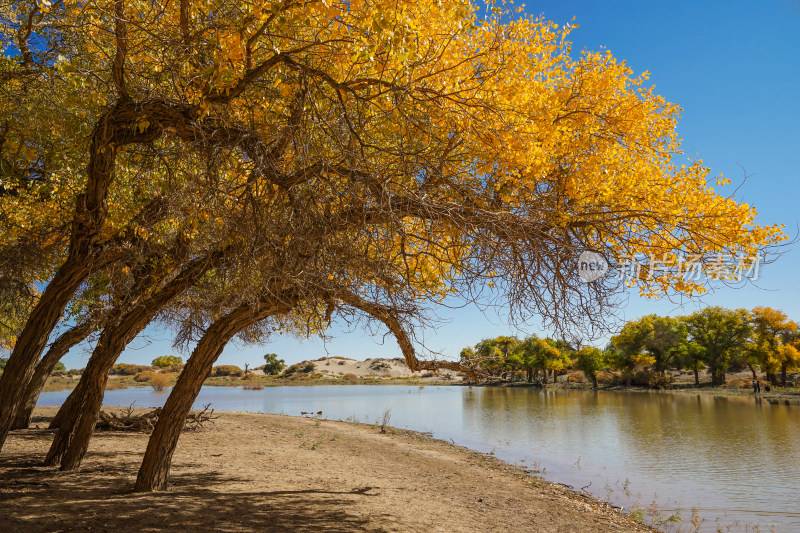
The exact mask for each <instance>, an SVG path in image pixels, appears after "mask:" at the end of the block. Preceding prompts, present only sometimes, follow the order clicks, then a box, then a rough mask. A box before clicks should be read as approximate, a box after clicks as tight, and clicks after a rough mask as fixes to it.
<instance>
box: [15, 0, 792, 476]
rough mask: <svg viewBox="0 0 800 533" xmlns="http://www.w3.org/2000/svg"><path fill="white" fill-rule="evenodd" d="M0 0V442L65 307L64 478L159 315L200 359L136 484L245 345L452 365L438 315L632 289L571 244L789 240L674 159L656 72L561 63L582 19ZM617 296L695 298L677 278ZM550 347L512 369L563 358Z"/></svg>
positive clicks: (734, 245)
mask: <svg viewBox="0 0 800 533" xmlns="http://www.w3.org/2000/svg"><path fill="white" fill-rule="evenodd" d="M4 9H5V11H4V13H3V18H2V22H1V23H0V24H2V26H0V36H2V39H3V43H4V45H7V48H6V49H7V50H8V52H6V55H4V56H3V58H2V61H0V100H2V107H0V162H2V165H0V198H2V203H0V243H2V244H0V247H2V254H1V255H0V309H2V310H3V311H2V312H3V316H4V317H6V316H8V317H10V318H12V319H13V320H10V321H4V324H9V322H10V327H9V326H7V325H4V326H3V327H4V328H5V329H3V330H0V332H2V333H1V334H2V335H3V342H4V343H6V344H7V345H9V346H11V345H13V350H12V353H11V355H10V358H9V360H8V363H7V366H6V369H5V372H4V373H3V375H2V378H0V444H2V442H3V441H4V439H5V436H6V435H7V432H8V430H9V428H10V427H11V425H12V424H13V421H14V419H15V417H16V414H17V411H18V409H19V407H18V403H19V400H18V399H17V396H18V394H19V391H21V390H24V389H25V388H26V386H27V385H28V384H29V383H31V379H32V376H33V374H34V369H35V367H36V363H37V361H38V360H39V358H40V357H41V356H42V352H43V351H44V348H45V346H46V345H47V342H48V339H49V338H50V336H51V334H54V332H55V334H61V335H63V334H62V333H61V328H63V327H64V324H65V321H64V317H66V323H76V324H78V325H79V326H81V329H80V332H79V333H80V335H72V336H71V337H70V338H69V339H68V340H69V342H66V340H65V341H64V343H63V344H65V345H72V344H70V343H74V342H78V340H75V339H79V340H80V339H82V338H85V337H86V336H88V335H91V334H92V333H93V332H94V331H98V332H99V340H98V342H97V344H96V347H95V349H94V352H93V354H92V358H91V359H90V361H89V364H88V365H87V369H86V371H85V372H84V374H83V377H82V379H81V384H79V386H78V387H77V388H76V392H75V393H74V397H72V399H71V400H70V403H69V404H68V405H69V406H70V408H69V409H65V413H67V414H65V415H64V416H65V418H64V419H63V423H62V425H61V426H60V427H59V432H58V434H57V435H56V438H55V440H54V445H53V448H52V449H51V452H50V453H49V454H48V463H49V464H52V465H56V464H60V465H61V467H62V468H65V469H69V468H74V467H75V466H77V465H78V464H79V463H80V461H81V459H82V457H83V454H84V453H85V452H86V449H87V443H88V440H89V438H90V437H91V434H92V432H93V428H94V423H95V420H96V414H97V413H98V412H99V409H100V405H101V403H102V385H103V383H104V382H105V379H106V377H107V375H108V372H109V371H110V370H111V369H112V368H113V365H114V362H115V361H116V358H117V357H118V356H119V354H120V353H121V351H122V350H124V348H125V346H126V345H127V343H129V342H130V341H131V340H132V339H134V338H135V337H136V336H137V335H138V334H139V333H140V332H141V331H142V330H143V329H144V328H145V327H146V326H147V325H148V324H150V323H151V322H153V321H162V322H165V323H169V324H170V325H171V326H173V327H174V329H175V331H177V335H176V342H177V343H178V344H181V345H183V346H193V347H194V348H193V352H192V356H191V357H190V358H189V360H188V361H187V364H186V367H185V369H184V371H183V373H182V374H181V376H180V378H179V379H178V382H177V383H176V385H175V387H174V389H173V391H172V394H171V395H170V398H169V399H168V401H167V404H166V405H165V407H164V410H163V412H162V414H161V415H160V417H159V422H158V425H157V427H156V429H155V432H154V434H153V440H152V441H151V444H152V445H151V446H150V447H148V451H147V454H146V459H145V461H144V463H143V467H142V471H141V472H140V476H139V480H138V481H137V489H138V490H152V489H156V488H163V487H164V486H165V484H166V478H167V474H168V471H169V462H170V458H171V454H172V451H173V450H174V446H175V442H176V441H177V435H178V434H179V431H173V430H174V428H176V427H178V428H179V427H181V426H180V425H179V424H182V423H183V421H184V420H185V418H186V413H187V412H188V410H189V409H190V407H191V404H192V400H193V398H194V396H196V394H197V391H198V390H199V387H200V386H201V385H202V381H203V379H204V378H205V377H206V376H207V375H208V374H209V373H210V372H211V371H212V367H213V364H214V362H215V361H216V358H217V357H218V355H219V353H220V352H221V350H222V348H224V346H225V344H226V343H227V342H228V341H229V340H230V339H232V338H233V337H234V336H237V335H238V336H239V337H240V338H242V340H244V341H248V342H262V341H264V340H265V339H267V338H268V336H269V334H271V333H274V332H276V331H284V332H289V333H292V334H297V335H311V334H318V333H321V332H323V331H325V329H326V328H327V327H328V325H329V324H330V323H331V320H332V319H333V317H334V316H344V317H346V318H347V319H348V320H349V319H351V318H362V319H365V320H368V321H376V322H378V323H379V324H381V326H382V327H385V328H386V329H388V330H389V331H390V332H391V333H392V334H393V335H394V336H395V338H397V340H398V343H399V344H400V347H401V349H402V351H403V355H404V356H405V358H406V361H407V363H408V364H409V366H410V367H411V368H412V369H426V368H427V369H432V368H436V367H437V366H448V365H449V366H450V367H453V368H458V367H459V364H458V363H455V362H449V363H448V362H431V361H420V360H418V359H417V356H416V351H415V343H414V335H413V329H414V327H418V326H420V325H421V324H423V323H424V317H425V316H426V315H425V314H424V312H423V311H424V308H425V307H426V306H434V305H438V304H440V303H441V302H443V301H444V300H445V299H447V298H458V299H461V300H468V301H482V302H487V301H490V302H500V303H504V304H505V305H507V307H508V308H509V309H510V310H511V311H512V316H514V317H517V318H522V319H524V318H527V317H529V316H531V315H538V316H541V317H542V318H543V319H544V321H545V323H547V324H548V325H551V326H553V327H555V328H562V329H563V328H569V327H574V326H578V325H586V324H587V322H588V324H589V325H597V324H599V321H600V320H601V319H602V316H603V313H604V312H606V311H607V309H606V305H605V304H607V303H608V301H609V297H610V296H611V295H612V294H614V293H615V291H618V290H620V289H621V287H619V284H618V283H616V282H615V281H613V280H610V279H608V280H602V281H599V282H596V283H592V284H586V283H583V282H582V281H581V280H580V279H579V277H578V275H577V272H576V269H575V260H576V257H577V255H578V254H579V253H580V252H581V251H583V250H586V249H591V250H595V251H596V252H598V253H600V254H602V255H604V256H605V257H607V258H608V260H609V261H610V262H612V263H614V262H616V261H618V258H619V257H622V256H625V255H630V254H633V253H640V254H646V255H663V254H673V255H671V257H675V254H685V255H692V256H697V257H699V258H700V260H699V265H700V268H701V269H705V270H708V271H710V273H711V274H712V275H713V274H714V272H713V271H712V265H710V264H709V262H708V260H707V259H706V258H708V257H711V256H713V255H714V254H721V253H724V254H729V255H738V254H745V255H755V254H758V253H761V252H762V251H763V249H764V247H766V246H770V245H773V244H775V243H777V242H779V241H780V240H782V239H783V235H782V233H781V230H780V228H778V227H772V226H770V227H762V226H759V225H758V224H757V223H756V222H755V216H756V213H755V210H754V209H753V208H752V207H750V206H748V205H746V204H743V203H739V202H737V201H735V200H734V199H733V198H731V197H727V196H723V195H721V194H719V193H718V192H716V191H715V190H714V189H713V187H712V186H711V185H710V184H709V182H708V178H709V176H708V174H709V171H708V169H707V168H705V167H704V166H703V164H702V161H699V160H698V161H689V160H687V159H685V158H683V156H682V155H681V148H680V141H679V139H678V137H677V134H676V131H675V125H676V121H677V118H678V114H679V108H678V107H677V106H676V105H675V104H672V103H669V102H666V101H665V100H664V99H663V98H661V97H660V96H658V95H656V94H655V93H654V92H653V90H652V89H651V88H648V87H647V74H646V73H645V74H638V75H637V74H635V73H633V72H631V70H630V69H629V68H628V67H627V66H626V65H625V64H624V62H621V61H618V60H617V59H616V58H614V57H613V56H611V55H610V54H608V53H595V52H584V53H581V54H575V53H573V52H572V51H571V49H570V43H569V40H568V37H569V33H570V32H571V31H573V28H569V27H558V26H557V25H555V24H553V23H551V22H548V21H545V20H539V19H536V18H531V17H528V16H525V15H524V14H521V13H519V14H514V13H510V12H507V11H504V10H501V9H499V8H496V7H494V6H493V5H490V6H488V11H486V12H485V13H484V12H483V11H481V10H479V6H476V5H474V4H472V3H470V2H467V1H458V0H448V1H444V2H441V1H438V0H437V1H436V2H433V1H429V0H422V1H417V0H415V1H413V2H412V1H408V0H400V1H399V2H394V3H392V4H387V3H383V2H371V1H364V0H352V1H348V2H337V1H328V0H320V1H310V2H294V1H292V0H284V1H276V2H264V1H260V0H255V1H246V2H238V1H237V2H230V1H226V0H199V1H195V2H188V1H187V0H179V1H175V2H167V3H153V2H144V1H140V0H99V1H97V2H92V3H84V2H75V1H73V0H64V1H60V2H53V3H50V2H39V3H32V2H17V3H13V4H12V5H11V6H10V7H7V8H4ZM724 181H725V179H724V178H718V179H717V183H718V184H723V183H724ZM668 266H670V265H668ZM672 266H675V265H672ZM630 284H631V285H634V286H635V287H636V289H638V290H640V291H641V292H643V293H644V294H648V295H660V294H664V293H680V294H688V295H693V294H697V293H699V292H702V291H703V290H704V288H703V286H702V285H701V284H699V283H697V282H694V281H692V280H687V279H686V278H685V277H684V276H682V275H680V273H679V272H678V271H677V270H676V269H675V268H673V269H671V270H670V269H669V268H667V269H666V270H665V271H664V273H663V275H661V276H650V275H648V272H646V271H645V272H642V273H641V275H640V276H638V277H636V278H634V279H632V280H630ZM37 287H43V291H42V292H41V294H39V293H37V292H36V291H35V289H36V288H37ZM76 327H78V326H76ZM770 349H772V348H770ZM548 351H549V350H548V349H547V348H546V347H545V346H543V345H537V346H531V347H530V351H529V352H526V354H525V355H524V357H523V359H524V361H528V360H536V361H539V360H540V359H541V360H544V361H545V363H544V364H545V367H547V365H549V367H547V368H549V369H550V371H551V372H552V371H559V370H558V369H559V368H561V366H562V365H563V364H565V363H564V361H560V360H559V359H558V358H557V357H551V355H552V354H548ZM524 361H523V363H521V364H527V365H528V366H530V364H529V363H528V362H524ZM531 364H532V363H531ZM536 364H539V363H536ZM35 388H36V387H33V389H35ZM30 394H32V395H33V396H35V395H36V394H37V392H36V390H31V391H30ZM29 396H30V395H29ZM176 424H178V425H176Z"/></svg>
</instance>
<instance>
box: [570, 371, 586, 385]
mask: <svg viewBox="0 0 800 533" xmlns="http://www.w3.org/2000/svg"><path fill="white" fill-rule="evenodd" d="M583 381H584V374H583V372H581V371H580V370H578V371H575V372H570V373H568V374H567V383H583Z"/></svg>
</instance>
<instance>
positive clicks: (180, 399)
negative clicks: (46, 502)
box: [134, 304, 288, 492]
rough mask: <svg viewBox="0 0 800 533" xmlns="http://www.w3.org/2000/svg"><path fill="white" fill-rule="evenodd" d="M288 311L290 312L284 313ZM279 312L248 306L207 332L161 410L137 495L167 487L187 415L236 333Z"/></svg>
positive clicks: (141, 472) (211, 327) (270, 308)
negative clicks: (204, 382)
mask: <svg viewBox="0 0 800 533" xmlns="http://www.w3.org/2000/svg"><path fill="white" fill-rule="evenodd" d="M286 310H288V309H285V310H283V311H286ZM277 312H281V310H280V309H278V308H276V307H266V308H254V307H252V306H251V305H248V304H245V305H242V306H240V307H238V308H236V309H234V310H233V311H231V312H230V313H228V314H227V315H225V316H223V317H222V318H220V319H218V320H217V321H216V322H214V323H213V324H212V325H211V326H210V327H209V328H208V330H206V333H205V334H204V335H203V337H202V338H201V339H200V341H199V342H198V343H197V346H196V347H195V349H194V351H193V352H192V355H191V357H190V358H189V361H187V363H186V366H184V368H183V372H182V373H181V375H180V377H179V378H178V381H177V383H176V384H175V387H173V389H172V392H171V393H170V395H169V398H167V402H166V404H165V405H164V407H163V408H162V409H161V413H160V414H159V416H158V422H157V423H156V428H155V430H154V431H153V434H152V435H151V436H150V441H149V442H148V443H147V450H146V451H145V454H144V459H143V460H142V465H141V467H140V469H139V475H138V476H137V478H136V486H135V488H134V491H135V492H153V491H157V490H164V489H165V488H166V486H167V478H168V477H169V468H170V464H171V462H172V455H173V453H174V452H175V446H176V445H177V444H178V438H179V437H180V434H181V430H182V429H183V425H184V423H185V421H186V415H188V414H189V411H190V410H191V408H192V404H193V403H194V400H195V399H196V398H197V394H198V393H199V392H200V388H201V387H202V386H203V381H205V379H206V378H207V377H208V375H209V374H210V373H211V368H212V367H213V365H214V362H215V361H216V360H217V358H218V357H219V355H220V354H221V353H222V350H223V348H224V347H225V345H226V344H227V343H228V341H229V340H230V339H231V338H232V337H233V336H234V335H235V334H236V333H238V332H239V331H241V330H242V329H244V328H246V327H247V326H249V325H251V324H254V323H256V322H258V321H259V320H263V319H264V318H266V317H267V316H269V315H271V314H275V313H277Z"/></svg>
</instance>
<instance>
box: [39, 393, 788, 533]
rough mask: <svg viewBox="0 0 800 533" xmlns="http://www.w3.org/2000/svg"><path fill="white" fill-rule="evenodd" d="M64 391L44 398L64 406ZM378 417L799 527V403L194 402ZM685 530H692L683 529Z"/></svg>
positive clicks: (651, 494)
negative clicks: (387, 413)
mask: <svg viewBox="0 0 800 533" xmlns="http://www.w3.org/2000/svg"><path fill="white" fill-rule="evenodd" d="M65 397H66V392H62V393H47V394H43V395H42V398H41V400H40V405H59V404H60V403H61V402H62V401H63V400H64V398H65ZM165 399H166V394H163V393H162V394H159V393H155V392H153V391H151V390H149V389H126V390H117V391H108V392H107V393H106V401H105V403H106V404H108V405H125V406H127V405H130V404H131V403H132V402H134V401H135V402H136V405H138V406H151V405H152V406H158V405H162V404H163V402H164V401H165ZM208 402H212V403H213V405H214V407H215V408H216V409H218V410H239V411H255V412H271V413H285V414H290V415H298V414H300V412H301V411H313V412H316V411H319V410H322V411H323V416H324V417H325V418H331V419H348V418H351V419H352V418H354V419H357V420H359V421H361V422H370V423H371V422H374V421H376V420H378V419H379V418H380V417H381V415H382V413H383V411H384V409H386V408H391V410H392V411H391V414H392V418H391V424H392V425H395V426H398V427H407V428H410V429H415V430H419V431H430V432H432V433H433V434H434V435H435V436H437V437H439V438H445V439H453V440H454V441H455V442H456V443H458V444H461V445H464V446H468V447H471V448H473V449H477V450H479V451H484V452H490V451H493V452H494V453H495V454H496V455H497V456H498V457H500V458H502V459H505V460H508V461H511V462H516V463H522V464H525V465H527V466H529V467H531V468H534V469H538V470H543V471H544V475H545V477H547V478H548V479H551V480H554V481H559V482H563V483H567V484H569V485H572V486H573V487H575V488H576V489H580V488H582V487H587V490H588V491H589V492H591V493H593V494H595V495H597V496H600V497H603V498H607V499H609V500H611V501H612V502H614V503H616V504H618V505H622V506H624V507H625V508H626V509H630V508H631V507H633V506H636V505H639V506H641V507H647V506H649V504H650V503H651V502H652V501H656V502H657V503H658V504H659V506H660V507H661V508H662V510H663V511H664V513H667V514H669V513H672V512H680V514H681V517H682V518H683V519H684V520H688V519H689V518H691V515H692V509H693V508H694V509H697V510H698V512H699V513H700V515H701V516H702V517H703V518H704V519H705V520H706V523H705V526H707V527H704V529H707V530H710V531H714V530H716V528H717V524H716V521H719V523H721V524H726V525H727V524H738V525H737V526H735V527H734V528H733V530H744V529H745V527H746V526H747V525H752V524H754V523H758V524H759V526H760V527H761V528H762V530H769V528H770V526H771V525H773V524H774V529H775V530H776V531H800V512H799V511H798V509H800V505H798V503H799V500H800V495H799V494H800V492H798V484H799V482H800V481H799V480H800V446H798V445H800V408H798V406H797V405H787V404H786V403H783V402H772V403H771V402H768V401H762V400H761V399H760V398H759V399H757V398H753V397H733V398H716V397H710V396H701V395H688V394H686V395H673V394H663V393H642V392H630V393H625V392H602V391H600V392H592V391H558V392H556V391H550V390H546V389H545V390H541V389H526V388H484V387H424V388H421V387H402V386H364V385H361V386H334V387H321V386H319V387H275V388H266V389H264V390H261V391H244V390H242V389H239V388H227V387H219V388H216V387H206V388H204V389H203V390H202V391H201V394H200V397H199V398H198V400H197V402H196V404H195V406H196V407H202V405H204V404H206V403H208ZM685 529H686V528H684V530H685Z"/></svg>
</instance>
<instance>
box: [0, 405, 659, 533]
mask: <svg viewBox="0 0 800 533" xmlns="http://www.w3.org/2000/svg"><path fill="white" fill-rule="evenodd" d="M34 414H35V418H34V425H37V424H38V425H39V426H40V427H41V428H45V427H46V423H47V420H48V419H49V418H50V417H51V416H52V415H53V414H55V408H37V410H36V412H35V413H34ZM51 438H52V434H51V432H49V431H48V430H45V429H30V430H24V431H15V432H12V434H11V436H10V437H9V440H8V442H7V444H6V446H5V448H4V449H3V451H2V453H1V454H0V509H2V513H0V528H1V529H2V530H5V531H26V532H33V531H73V530H86V529H92V530H99V531H132V530H135V531H160V530H164V529H167V528H169V529H174V530H179V531H182V530H187V531H189V530H192V531H287V530H289V531H315V532H316V531H426V532H427V531H442V532H452V531H512V530H513V531H547V532H551V531H589V530H591V531H649V529H647V528H645V527H644V526H641V525H639V524H637V523H635V522H633V521H631V520H629V519H628V518H627V517H625V516H623V515H621V514H620V513H618V512H616V511H615V510H613V509H611V508H610V507H609V506H608V505H607V504H604V503H603V502H600V501H598V500H596V499H594V498H591V497H588V496H585V495H583V494H578V493H575V492H572V491H569V490H567V489H565V488H563V487H561V486H559V485H556V484H552V483H547V482H544V481H541V480H539V479H537V478H532V477H529V476H526V475H525V473H524V471H522V470H521V469H520V468H518V467H514V466H510V465H507V464H505V463H503V462H501V461H499V460H496V459H494V458H492V457H487V456H485V455H483V454H479V453H476V452H473V451H471V450H468V449H466V448H461V447H457V446H452V445H450V444H448V443H445V442H442V441H438V440H434V439H430V438H427V437H425V436H423V435H419V434H416V433H413V432H406V431H402V430H390V431H389V432H387V433H386V434H382V433H380V431H379V430H378V429H377V428H375V427H373V426H370V425H354V424H348V423H344V422H329V421H324V420H314V419H308V418H295V417H288V416H280V415H264V414H252V413H221V414H220V417H219V418H218V419H217V420H215V421H214V423H213V424H209V425H207V426H206V427H205V428H204V429H201V430H199V431H196V432H185V433H184V435H183V436H182V437H181V440H180V442H179V444H178V449H177V451H176V453H175V457H174V460H173V467H172V477H171V481H172V486H171V488H170V490H169V491H167V492H163V493H156V494H133V493H132V492H131V489H132V487H133V483H134V480H135V477H136V472H137V469H138V465H139V461H140V460H141V456H142V454H143V453H144V449H145V446H146V444H147V435H144V434H137V433H122V432H111V431H103V432H98V433H96V435H95V438H94V439H93V441H92V444H91V446H90V449H89V453H88V454H87V457H86V458H85V459H84V462H83V466H82V467H81V469H80V470H79V471H76V472H58V471H54V470H52V469H47V468H42V467H39V466H37V464H38V462H39V461H41V460H42V459H43V457H44V454H45V452H46V451H47V448H48V446H49V444H50V440H51Z"/></svg>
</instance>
